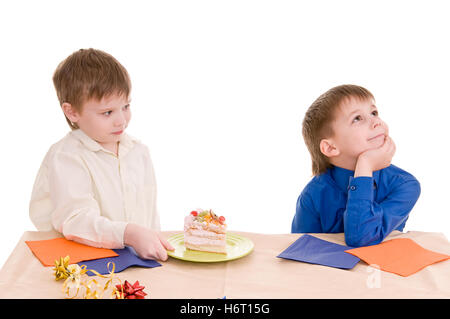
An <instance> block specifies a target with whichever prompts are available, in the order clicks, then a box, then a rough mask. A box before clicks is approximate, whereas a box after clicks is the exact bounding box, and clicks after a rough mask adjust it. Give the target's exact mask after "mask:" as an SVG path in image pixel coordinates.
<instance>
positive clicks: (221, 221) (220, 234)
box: [184, 209, 227, 254]
mask: <svg viewBox="0 0 450 319" xmlns="http://www.w3.org/2000/svg"><path fill="white" fill-rule="evenodd" d="M226 236H227V225H226V224H225V217H223V216H220V217H218V216H217V215H216V214H214V213H213V211H212V210H202V209H197V210H195V211H192V212H191V213H190V214H189V215H188V216H186V217H185V219H184V245H185V246H186V248H188V249H192V250H200V251H208V252H212V253H222V254H226V253H227V242H226Z"/></svg>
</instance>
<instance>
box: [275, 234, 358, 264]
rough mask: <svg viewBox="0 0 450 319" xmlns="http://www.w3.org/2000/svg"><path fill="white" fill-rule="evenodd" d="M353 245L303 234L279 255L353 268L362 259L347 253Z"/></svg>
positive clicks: (314, 262) (312, 262) (286, 257)
mask: <svg viewBox="0 0 450 319" xmlns="http://www.w3.org/2000/svg"><path fill="white" fill-rule="evenodd" d="M347 249H351V247H347V246H343V245H338V244H335V243H331V242H329V241H326V240H322V239H319V238H316V237H314V236H311V235H307V234H305V235H303V236H301V237H300V238H299V239H297V240H296V241H295V242H294V243H293V244H292V245H290V246H289V247H288V248H287V249H286V250H285V251H283V252H282V253H281V254H279V255H278V256H277V257H279V258H284V259H291V260H297V261H303V262H307V263H311V264H318V265H323V266H329V267H335V268H342V269H351V268H353V267H355V265H356V264H357V263H358V261H359V260H360V259H359V258H358V257H356V256H353V255H351V254H349V253H346V252H345V250H347Z"/></svg>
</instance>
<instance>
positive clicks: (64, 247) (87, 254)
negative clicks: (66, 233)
mask: <svg viewBox="0 0 450 319" xmlns="http://www.w3.org/2000/svg"><path fill="white" fill-rule="evenodd" d="M25 243H26V244H27V245H28V247H30V249H31V251H32V252H33V254H34V255H35V256H36V257H37V258H38V259H39V260H40V261H41V263H42V264H43V265H44V266H46V267H48V266H54V265H55V260H57V259H58V260H59V258H60V257H66V256H67V255H69V256H70V263H71V264H76V263H78V262H80V261H84V260H92V259H99V258H106V257H116V256H118V254H116V253H115V252H114V251H113V250H111V249H106V248H96V247H91V246H87V245H83V244H79V243H76V242H74V241H72V240H67V239H65V238H54V239H48V240H35V241H25Z"/></svg>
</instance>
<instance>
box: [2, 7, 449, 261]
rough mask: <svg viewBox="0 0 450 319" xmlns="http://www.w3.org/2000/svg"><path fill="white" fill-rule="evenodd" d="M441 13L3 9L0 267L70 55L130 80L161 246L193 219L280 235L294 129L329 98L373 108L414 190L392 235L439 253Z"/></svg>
mask: <svg viewBox="0 0 450 319" xmlns="http://www.w3.org/2000/svg"><path fill="white" fill-rule="evenodd" d="M448 13H449V10H448V8H447V7H446V1H420V2H417V1H342V0H340V1H305V2H301V1H280V0H278V1H261V0H258V1H245V0H239V1H232V0H227V1H212V0H208V1H158V2H156V1H155V2H152V1H111V0H108V1H81V0H77V1H70V2H68V1H42V0H41V1H8V2H6V1H4V2H1V4H0V36H1V42H0V46H1V50H0V72H1V76H0V90H1V99H0V103H1V108H0V110H1V117H0V122H1V125H0V130H1V131H0V133H1V156H0V161H1V162H0V169H1V177H0V178H1V183H0V187H1V188H0V203H1V205H0V209H1V210H0V214H1V224H0V225H1V226H0V227H1V229H0V243H1V249H0V265H3V263H4V262H5V261H6V259H7V258H8V256H9V255H10V253H11V252H12V250H13V249H14V247H15V245H16V244H17V242H18V240H19V239H20V237H21V235H22V234H23V232H24V231H27V230H35V229H34V226H33V225H32V223H31V222H30V220H29V216H28V203H29V198H30V194H31V189H32V186H33V183H34V179H35V177H36V173H37V171H38V169H39V166H40V164H41V161H42V159H43V157H44V155H45V154H46V152H47V150H48V148H49V147H50V145H52V144H53V143H55V142H57V141H58V140H59V139H61V138H62V137H63V136H64V135H65V134H66V133H67V132H68V131H69V127H68V126H67V124H66V122H65V120H64V117H63V115H62V112H61V111H60V108H59V105H58V101H57V98H56V94H55V92H54V88H53V83H52V74H53V71H54V70H55V68H56V66H57V64H58V63H59V62H60V61H62V60H63V59H64V58H65V57H66V56H68V55H69V54H71V53H72V52H73V51H76V50H78V49H80V48H89V47H93V48H97V49H101V50H104V51H107V52H109V53H111V54H112V55H114V56H115V57H116V58H117V59H118V60H119V61H120V62H121V63H122V64H123V65H124V66H125V67H126V68H127V69H128V71H129V73H130V76H131V79H132V83H133V91H132V96H131V97H132V112H133V118H132V122H131V123H130V126H129V128H128V133H129V134H130V135H134V136H136V137H138V138H139V139H140V140H141V141H142V142H144V143H146V144H147V145H148V146H149V148H150V151H151V155H152V158H153V161H154V166H155V170H156V175H157V176H156V177H157V182H158V207H159V211H160V214H161V226H162V229H163V230H181V229H182V226H183V217H184V215H186V214H188V213H189V212H190V211H191V210H192V209H195V208H197V207H202V208H212V209H213V210H215V212H216V213H217V214H219V215H224V216H225V217H226V218H227V222H228V225H229V229H230V230H237V231H249V232H258V233H289V232H290V227H291V221H292V218H293V216H294V213H295V205H296V200H297V197H298V195H299V193H300V192H301V190H302V188H303V187H304V186H305V184H306V183H307V182H308V181H309V180H310V178H311V172H310V166H311V164H310V158H309V154H308V152H307V150H306V147H305V145H304V142H303V139H302V137H301V121H302V119H303V115H304V113H305V111H306V109H307V107H308V106H309V105H310V104H311V103H312V102H313V100H314V99H315V98H316V97H317V96H318V95H319V94H321V93H323V92H324V91H325V90H327V89H329V88H331V87H332V86H335V85H338V84H344V83H354V84H359V85H362V86H364V87H366V88H368V89H369V90H370V91H372V93H373V94H374V95H375V98H376V100H377V104H378V107H379V110H380V116H381V117H382V118H383V119H384V120H385V121H386V122H387V123H388V125H389V126H390V132H391V136H392V137H393V139H394V141H395V142H396V145H397V152H396V155H395V157H394V160H393V164H395V165H397V166H399V167H401V168H403V169H405V170H407V171H409V172H411V173H412V174H413V175H415V176H416V178H417V179H418V180H419V181H420V183H421V186H422V194H421V196H420V199H419V201H418V203H417V204H416V206H415V207H414V209H413V211H412V212H411V214H410V218H409V221H408V222H407V224H406V228H405V231H407V230H417V231H432V232H441V233H444V234H445V235H446V237H447V238H450V227H449V226H450V217H449V216H450V209H449V205H448V203H447V202H448V198H449V196H450V192H449V187H448V181H449V180H450V173H449V169H448V168H447V167H448V164H447V161H448V154H449V152H448V149H449V147H450V146H449V137H450V135H449V119H450V117H449V116H450V110H449V109H450V105H449V74H450V62H449V61H450V46H449V43H450V42H449V40H448V39H449V34H448V33H449V30H450V20H449V19H448Z"/></svg>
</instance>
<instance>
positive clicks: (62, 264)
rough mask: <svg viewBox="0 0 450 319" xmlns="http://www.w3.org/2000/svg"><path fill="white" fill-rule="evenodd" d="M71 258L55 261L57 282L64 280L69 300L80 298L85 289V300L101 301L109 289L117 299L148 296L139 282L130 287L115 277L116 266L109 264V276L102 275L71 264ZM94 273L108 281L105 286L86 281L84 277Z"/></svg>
mask: <svg viewBox="0 0 450 319" xmlns="http://www.w3.org/2000/svg"><path fill="white" fill-rule="evenodd" d="M69 261H70V257H69V256H66V257H64V258H63V257H61V258H60V259H59V260H55V267H54V268H53V270H54V271H55V273H54V276H55V279H56V280H60V279H64V283H63V286H62V291H63V292H64V294H65V295H66V296H67V298H70V299H73V298H76V297H77V296H78V293H79V292H80V291H81V290H82V289H81V288H82V287H83V288H84V291H85V292H84V296H83V297H84V298H85V299H100V298H102V297H103V295H104V294H105V292H106V291H107V290H108V288H109V287H110V286H111V287H112V292H111V295H110V298H116V299H125V298H127V299H131V298H133V296H134V298H135V299H143V298H144V296H146V295H147V294H146V293H145V292H144V291H143V289H144V288H145V287H144V286H140V285H139V282H138V281H136V283H135V284H134V285H130V284H129V283H128V282H127V281H126V280H125V284H123V285H122V282H121V280H120V279H119V278H117V277H115V273H114V270H115V267H116V266H115V264H114V263H113V262H109V263H108V264H107V269H108V272H109V274H108V275H102V274H100V273H98V272H97V271H95V270H93V269H87V267H86V265H82V266H81V267H80V266H79V265H77V264H71V265H70V264H69ZM88 271H89V272H91V273H93V274H94V275H95V276H96V277H100V278H105V279H107V281H106V283H105V284H104V285H101V284H100V283H99V282H98V281H97V279H96V278H95V277H94V278H93V279H90V280H86V279H85V278H84V277H83V275H84V274H86V273H87V272H88ZM114 281H116V282H118V284H116V285H114V284H113V282H114Z"/></svg>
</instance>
